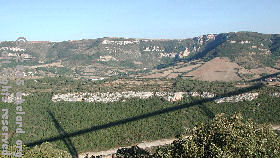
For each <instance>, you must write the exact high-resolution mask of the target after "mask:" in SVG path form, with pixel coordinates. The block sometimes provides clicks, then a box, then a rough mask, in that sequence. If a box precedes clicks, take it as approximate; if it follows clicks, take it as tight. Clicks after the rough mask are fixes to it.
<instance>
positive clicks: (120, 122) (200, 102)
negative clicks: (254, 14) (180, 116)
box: [26, 83, 264, 147]
mask: <svg viewBox="0 0 280 158" xmlns="http://www.w3.org/2000/svg"><path fill="white" fill-rule="evenodd" d="M263 86H264V84H262V83H259V84H256V85H253V86H251V87H246V88H242V89H239V90H237V91H234V92H229V93H226V94H223V95H221V96H217V97H214V98H206V99H201V100H197V101H193V102H192V103H187V104H182V105H178V106H174V107H168V108H164V109H161V110H157V111H153V112H149V113H146V114H142V115H138V116H134V117H130V118H125V119H122V120H117V121H113V122H109V123H107V124H103V125H98V126H92V127H89V128H85V129H81V130H78V131H75V132H72V133H64V134H61V135H58V136H53V137H49V138H45V139H41V140H38V141H35V142H30V143H27V144H26V145H27V146H28V147H33V146H35V145H39V144H42V143H43V142H54V141H58V140H63V139H65V138H70V137H75V136H79V135H82V134H86V133H90V132H94V131H98V130H101V129H107V128H110V127H114V126H119V125H123V124H126V123H129V122H134V121H138V120H142V119H145V118H150V117H153V116H157V115H161V114H165V113H168V112H173V111H177V110H182V109H185V108H188V107H192V106H195V105H200V106H199V108H200V109H201V110H203V111H204V113H205V114H207V115H208V117H209V118H210V119H212V118H213V117H214V114H213V112H212V111H211V110H209V109H208V108H207V107H206V105H204V103H207V102H211V101H215V100H216V99H219V98H221V97H229V96H233V95H238V94H242V93H247V92H250V91H252V90H257V89H259V88H261V87H263Z"/></svg>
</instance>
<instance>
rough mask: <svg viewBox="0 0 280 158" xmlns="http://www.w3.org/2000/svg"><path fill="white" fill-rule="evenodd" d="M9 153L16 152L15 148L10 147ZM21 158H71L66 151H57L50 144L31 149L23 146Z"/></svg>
mask: <svg viewBox="0 0 280 158" xmlns="http://www.w3.org/2000/svg"><path fill="white" fill-rule="evenodd" d="M9 151H10V152H18V149H16V147H15V146H11V147H10V149H9ZM22 154H23V156H22V157H23V158H71V156H70V154H69V153H68V152H67V151H64V150H60V149H57V148H56V146H55V145H53V144H51V143H48V142H46V143H43V144H41V145H40V146H35V147H33V148H28V147H26V146H23V150H22ZM0 157H2V158H13V156H3V155H1V153H0Z"/></svg>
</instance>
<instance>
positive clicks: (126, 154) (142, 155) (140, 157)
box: [116, 146, 151, 158]
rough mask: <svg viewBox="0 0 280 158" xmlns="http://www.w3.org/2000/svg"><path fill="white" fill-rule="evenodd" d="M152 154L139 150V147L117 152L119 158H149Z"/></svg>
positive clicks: (122, 149)
mask: <svg viewBox="0 0 280 158" xmlns="http://www.w3.org/2000/svg"><path fill="white" fill-rule="evenodd" d="M150 156H151V155H150V153H149V152H148V151H146V150H144V149H141V148H139V147H138V146H132V147H130V148H121V149H118V150H117V153H116V157H117V158H131V157H137V158H147V157H150Z"/></svg>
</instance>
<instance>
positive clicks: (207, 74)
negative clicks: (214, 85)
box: [185, 57, 242, 81]
mask: <svg viewBox="0 0 280 158" xmlns="http://www.w3.org/2000/svg"><path fill="white" fill-rule="evenodd" d="M239 69H242V67H240V66H239V65H237V64H236V63H233V62H230V60H229V59H228V58H218V57H217V58H214V59H212V60H210V61H208V62H207V63H205V64H204V65H202V66H201V67H200V68H198V69H196V70H194V71H191V72H189V73H187V74H186V75H185V76H193V79H198V80H204V81H237V80H241V78H240V77H239V76H238V74H237V72H238V70H239Z"/></svg>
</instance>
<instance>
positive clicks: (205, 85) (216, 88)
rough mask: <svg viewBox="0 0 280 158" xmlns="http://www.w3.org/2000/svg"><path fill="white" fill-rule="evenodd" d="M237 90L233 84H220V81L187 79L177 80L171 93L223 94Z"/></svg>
mask: <svg viewBox="0 0 280 158" xmlns="http://www.w3.org/2000/svg"><path fill="white" fill-rule="evenodd" d="M236 90H238V88H236V87H235V86H234V82H221V81H213V82H207V81H199V80H189V79H180V78H179V79H177V80H176V81H175V82H174V83H173V91H177V92H182V91H183V92H184V91H189V92H200V93H202V92H210V93H215V94H225V93H229V92H233V91H236Z"/></svg>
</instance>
